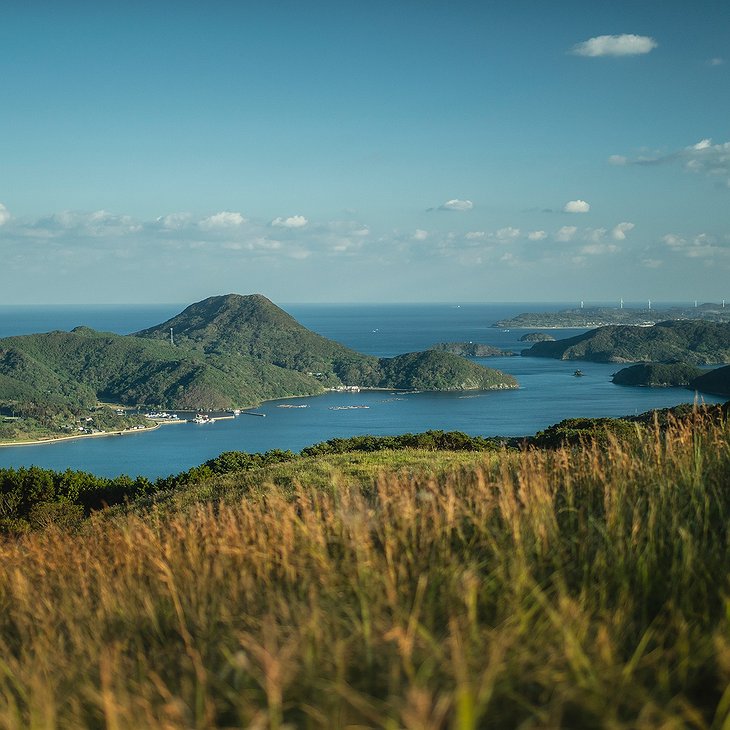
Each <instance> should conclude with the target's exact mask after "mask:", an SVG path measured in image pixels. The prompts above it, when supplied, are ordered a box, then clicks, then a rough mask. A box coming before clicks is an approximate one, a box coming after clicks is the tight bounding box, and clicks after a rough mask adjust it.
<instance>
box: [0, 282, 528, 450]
mask: <svg viewBox="0 0 730 730" xmlns="http://www.w3.org/2000/svg"><path fill="white" fill-rule="evenodd" d="M342 386H358V387H361V388H394V389H396V388H397V389H400V390H408V389H417V390H488V389H503V388H516V387H517V381H516V380H515V379H514V378H513V377H512V376H511V375H507V374H505V373H502V372H500V371H498V370H493V369H490V368H485V367H482V366H480V365H477V364H476V363H474V362H470V361H469V360H466V359H465V358H463V357H459V356H457V355H454V354H451V353H448V352H435V351H428V352H421V353H410V354H404V355H399V356H397V357H393V358H377V357H373V356H370V355H363V354H361V353H359V352H356V351H354V350H351V349H349V348H347V347H345V346H343V345H341V344H339V343H337V342H334V341H332V340H328V339H327V338H325V337H322V336H320V335H318V334H316V333H314V332H312V331H311V330H308V329H307V328H306V327H304V326H303V325H301V324H299V323H298V322H297V321H296V320H295V319H294V318H293V317H291V316H290V315H289V314H287V313H286V312H284V311H283V310H282V309H280V308H279V307H277V306H276V305H275V304H273V303H272V302H271V301H269V300H268V299H267V298H266V297H264V296H262V295H260V294H253V295H250V296H242V295H238V294H229V295H226V296H216V297H210V298H208V299H205V300H203V301H201V302H197V303H196V304H192V305H190V306H189V307H187V308H186V309H185V310H184V311H183V312H181V313H180V314H178V315H177V316H176V317H173V318H172V319H170V320H168V321H167V322H163V323H162V324H160V325H158V326H156V327H151V328H149V329H146V330H143V331H141V332H137V333H135V334H134V335H116V334H112V333H109V332H97V331H95V330H92V329H89V328H88V327H77V328H76V329H74V330H72V331H71V332H61V331H55V332H48V333H44V334H33V335H23V336H17V337H8V338H4V339H0V415H2V416H4V417H5V418H6V422H5V423H3V424H0V425H1V430H2V433H0V436H2V437H3V440H10V439H13V438H18V437H19V436H20V433H23V434H25V435H27V433H28V429H27V428H26V429H24V428H23V426H27V425H28V424H31V425H34V426H38V428H40V429H41V430H45V431H50V432H54V431H56V432H59V433H68V432H69V430H76V429H78V424H79V422H80V420H81V419H82V418H83V419H90V418H91V416H90V414H89V409H95V410H96V409H97V405H98V403H99V402H104V403H115V404H119V405H125V406H138V405H144V406H147V407H153V408H165V409H180V410H183V409H206V410H213V409H230V408H245V407H249V406H253V405H256V404H258V403H260V402H262V401H264V400H270V399H274V398H284V397H288V396H305V395H317V394H320V393H324V392H325V391H326V390H327V389H332V388H339V387H342ZM109 410H110V409H106V410H105V411H103V412H100V413H99V414H98V415H97V418H98V419H102V420H108V419H109V418H111V417H112V415H116V414H114V412H113V411H111V412H109ZM119 418H124V416H119ZM8 419H12V420H8ZM131 425H133V424H130V426H131ZM114 427H115V428H125V427H127V423H126V421H122V422H115V424H114ZM34 430H37V429H35V428H31V429H30V431H34Z"/></svg>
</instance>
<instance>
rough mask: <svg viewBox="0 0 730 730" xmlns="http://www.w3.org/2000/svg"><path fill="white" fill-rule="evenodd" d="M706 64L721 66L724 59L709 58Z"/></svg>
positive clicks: (717, 57)
mask: <svg viewBox="0 0 730 730" xmlns="http://www.w3.org/2000/svg"><path fill="white" fill-rule="evenodd" d="M707 63H708V65H710V66H722V65H723V64H724V63H725V59H724V58H720V57H719V56H716V57H715V58H711V59H710V60H709V61H708V62H707Z"/></svg>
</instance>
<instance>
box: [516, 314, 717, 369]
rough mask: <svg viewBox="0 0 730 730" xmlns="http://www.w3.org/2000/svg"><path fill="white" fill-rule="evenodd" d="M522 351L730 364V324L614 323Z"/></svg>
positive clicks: (563, 357)
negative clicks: (643, 325) (639, 324)
mask: <svg viewBox="0 0 730 730" xmlns="http://www.w3.org/2000/svg"><path fill="white" fill-rule="evenodd" d="M522 354H523V355H527V356H529V357H553V358H556V359H558V360H591V361H593V362H677V361H679V362H685V363H688V364H691V365H712V364H716V363H730V324H727V323H718V322H704V321H691V322H690V321H671V322H659V323H658V324H655V325H653V326H651V327H635V326H629V325H626V326H620V325H619V326H617V325H611V326H608V327H599V328H598V329H595V330H591V331H590V332H586V333H585V334H582V335H578V336H576V337H568V338H566V339H563V340H556V341H555V342H537V343H535V344H534V345H533V346H532V347H531V348H530V349H529V350H523V352H522Z"/></svg>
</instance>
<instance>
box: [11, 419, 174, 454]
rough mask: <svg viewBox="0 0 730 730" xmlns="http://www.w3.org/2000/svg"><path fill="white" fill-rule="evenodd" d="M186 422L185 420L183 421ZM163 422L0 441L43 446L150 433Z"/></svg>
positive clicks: (15, 444) (13, 444) (12, 444)
mask: <svg viewBox="0 0 730 730" xmlns="http://www.w3.org/2000/svg"><path fill="white" fill-rule="evenodd" d="M181 423H185V421H181ZM163 425H164V424H162V423H156V424H155V425H154V426H150V427H148V428H128V429H125V430H123V431H100V432H99V433H79V434H72V435H70V436H48V437H46V438H38V439H33V440H32V441H0V448H5V447H9V446H42V445H44V444H56V443H59V442H61V441H76V440H77V439H91V438H99V437H102V436H128V435H130V434H135V433H148V432H149V431H156V430H157V429H158V428H159V427H160V426H163Z"/></svg>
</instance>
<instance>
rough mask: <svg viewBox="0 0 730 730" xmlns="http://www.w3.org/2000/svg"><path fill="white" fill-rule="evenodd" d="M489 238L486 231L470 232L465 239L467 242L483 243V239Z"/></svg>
mask: <svg viewBox="0 0 730 730" xmlns="http://www.w3.org/2000/svg"><path fill="white" fill-rule="evenodd" d="M486 237H487V233H486V231H469V232H468V233H467V234H466V235H465V236H464V238H466V240H467V241H481V240H482V239H484V238H486Z"/></svg>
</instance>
